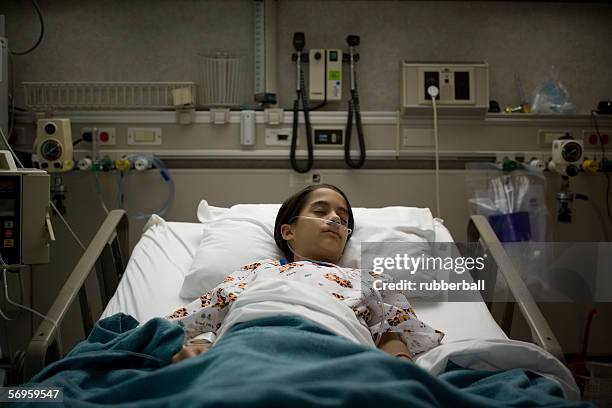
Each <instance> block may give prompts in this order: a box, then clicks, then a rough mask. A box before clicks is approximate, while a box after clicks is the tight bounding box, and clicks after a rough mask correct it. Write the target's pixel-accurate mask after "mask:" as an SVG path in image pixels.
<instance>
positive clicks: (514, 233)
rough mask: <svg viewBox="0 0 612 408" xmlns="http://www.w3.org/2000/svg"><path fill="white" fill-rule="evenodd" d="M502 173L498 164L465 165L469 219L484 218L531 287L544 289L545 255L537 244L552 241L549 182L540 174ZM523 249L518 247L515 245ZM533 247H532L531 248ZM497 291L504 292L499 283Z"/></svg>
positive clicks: (532, 171) (528, 169)
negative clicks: (547, 198) (470, 217)
mask: <svg viewBox="0 0 612 408" xmlns="http://www.w3.org/2000/svg"><path fill="white" fill-rule="evenodd" d="M522 167H523V168H522V170H514V171H511V172H507V171H502V170H501V169H500V168H499V166H498V165H496V164H495V163H468V164H467V165H466V170H468V171H467V172H466V193H467V196H468V210H469V212H470V215H475V214H477V215H483V216H485V217H486V218H487V220H488V221H489V224H491V228H492V229H493V231H494V232H495V234H496V235H497V237H498V238H499V240H500V241H501V243H502V245H504V248H505V249H506V252H507V254H508V255H509V256H510V258H511V259H512V260H513V262H515V264H516V265H517V266H518V265H520V268H519V271H520V273H521V277H522V278H523V280H524V281H525V282H526V283H527V285H528V286H535V287H539V286H542V285H543V283H542V281H544V280H545V277H546V276H545V268H544V264H543V262H544V260H545V254H544V253H543V252H542V250H541V248H540V247H541V245H538V244H537V242H545V241H548V240H549V238H550V231H549V229H548V228H547V222H546V221H547V218H548V210H547V208H546V202H545V198H546V180H545V178H544V174H543V173H542V171H541V170H539V169H537V168H535V167H532V166H528V165H524V164H523V165H522ZM519 242H520V243H521V245H516V243H519ZM530 242H531V243H533V245H532V244H530ZM496 290H503V285H502V284H501V282H498V285H497V287H496Z"/></svg>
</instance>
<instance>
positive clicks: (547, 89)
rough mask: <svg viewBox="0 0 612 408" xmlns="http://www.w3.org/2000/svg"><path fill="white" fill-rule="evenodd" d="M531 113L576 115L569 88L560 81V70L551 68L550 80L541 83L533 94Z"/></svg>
mask: <svg viewBox="0 0 612 408" xmlns="http://www.w3.org/2000/svg"><path fill="white" fill-rule="evenodd" d="M531 111H532V112H535V113H565V114H571V113H576V105H574V103H573V102H572V101H571V99H570V94H569V92H568V91H567V88H565V86H564V85H563V83H561V81H560V79H559V70H558V69H557V68H555V67H554V66H553V67H551V70H550V73H549V76H548V78H547V79H546V80H545V81H543V82H542V83H540V84H539V85H538V86H537V87H536V89H535V92H534V94H533V101H532V103H531Z"/></svg>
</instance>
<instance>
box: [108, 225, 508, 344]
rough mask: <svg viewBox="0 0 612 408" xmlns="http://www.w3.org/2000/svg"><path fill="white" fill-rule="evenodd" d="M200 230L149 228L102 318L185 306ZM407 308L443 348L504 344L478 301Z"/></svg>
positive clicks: (146, 316) (164, 312) (141, 315)
mask: <svg viewBox="0 0 612 408" xmlns="http://www.w3.org/2000/svg"><path fill="white" fill-rule="evenodd" d="M202 229H203V226H202V224H199V223H180V222H165V221H163V220H161V219H158V221H157V222H156V223H153V225H151V226H150V227H149V228H148V229H147V230H146V231H145V232H144V234H143V235H142V237H141V239H140V241H139V242H138V244H137V245H136V246H135V248H134V250H133V252H132V256H131V258H130V261H129V263H128V265H127V268H126V270H125V273H124V276H123V278H122V279H121V281H120V282H119V286H118V287H117V291H116V292H115V294H114V295H113V297H112V298H111V300H110V302H109V303H108V305H107V307H106V309H105V310H104V312H103V313H102V316H101V318H104V317H108V316H110V315H113V314H115V313H118V312H123V313H126V314H130V315H132V316H134V318H136V319H137V320H138V321H139V322H141V323H142V322H145V321H147V320H149V319H151V318H153V317H159V316H165V315H167V314H169V313H170V312H172V311H173V310H175V309H177V308H178V307H180V306H183V305H185V304H187V303H189V301H188V300H187V299H183V298H181V297H180V296H179V292H180V289H181V286H182V284H183V279H184V277H185V274H186V273H187V271H188V270H189V266H190V265H191V262H192V259H193V257H194V255H195V252H196V250H197V248H198V245H199V243H200V240H201V237H202ZM438 232H439V231H438V230H436V234H437V241H447V242H448V241H451V240H452V238H451V236H450V234H449V233H448V231H447V230H446V228H443V227H442V228H441V231H440V232H441V235H442V238H441V237H440V236H438ZM444 235H446V236H447V237H448V239H444ZM229 272H231V271H228V273H229ZM412 304H413V307H414V308H415V311H416V313H417V315H418V316H419V319H421V320H422V321H424V322H426V323H427V324H429V325H430V326H432V327H434V328H436V329H438V330H441V331H443V332H444V333H446V336H445V337H444V339H443V340H442V343H447V342H450V341H455V340H466V339H507V336H506V335H505V333H504V332H503V331H502V329H501V328H500V327H499V326H498V325H497V323H496V322H495V320H494V319H493V316H491V314H490V313H489V311H488V309H487V307H486V305H485V304H484V303H483V302H423V301H418V302H417V301H412Z"/></svg>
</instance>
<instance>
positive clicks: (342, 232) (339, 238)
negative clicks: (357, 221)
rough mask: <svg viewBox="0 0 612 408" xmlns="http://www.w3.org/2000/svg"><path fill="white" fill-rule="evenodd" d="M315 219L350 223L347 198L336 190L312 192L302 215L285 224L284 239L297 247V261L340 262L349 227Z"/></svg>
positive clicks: (342, 223) (325, 189)
mask: <svg viewBox="0 0 612 408" xmlns="http://www.w3.org/2000/svg"><path fill="white" fill-rule="evenodd" d="M304 217H310V218H304ZM313 218H324V219H327V220H331V221H334V222H336V223H337V224H340V225H343V226H347V225H348V221H349V212H348V207H347V204H346V201H345V200H344V198H343V197H342V196H341V195H340V194H339V193H338V192H336V191H334V190H332V189H329V188H319V189H317V190H314V191H312V192H310V194H308V197H307V198H306V202H305V203H304V205H303V206H302V209H301V211H300V213H299V216H298V217H296V218H294V219H293V220H292V221H291V224H283V226H282V227H281V234H282V236H283V239H285V240H286V241H287V242H288V244H289V246H290V247H291V248H292V249H293V251H294V253H295V254H294V256H295V260H296V261H300V260H304V259H312V260H316V261H324V262H337V261H338V260H339V259H340V257H341V256H342V251H343V250H344V246H345V244H346V240H347V238H348V230H347V228H342V227H340V228H337V226H336V225H330V224H328V223H326V222H325V221H323V220H320V219H313Z"/></svg>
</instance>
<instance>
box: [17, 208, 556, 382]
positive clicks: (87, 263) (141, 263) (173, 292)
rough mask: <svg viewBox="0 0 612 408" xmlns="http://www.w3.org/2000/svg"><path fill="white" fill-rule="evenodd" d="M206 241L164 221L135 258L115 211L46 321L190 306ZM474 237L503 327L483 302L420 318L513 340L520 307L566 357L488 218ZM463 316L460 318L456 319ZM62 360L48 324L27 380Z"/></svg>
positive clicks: (188, 226) (474, 220) (432, 306)
mask: <svg viewBox="0 0 612 408" xmlns="http://www.w3.org/2000/svg"><path fill="white" fill-rule="evenodd" d="M438 229H439V232H440V233H439V234H438V235H439V236H438V235H437V236H436V239H437V240H438V241H440V242H450V241H452V237H451V235H450V233H449V232H448V230H447V229H446V228H445V227H444V226H443V225H442V224H441V223H440V224H439V225H438ZM201 236H202V224H200V223H179V222H165V221H164V222H160V223H158V224H157V225H153V226H151V227H150V228H148V229H147V230H146V231H145V232H144V234H143V236H142V237H141V239H140V241H139V242H138V243H137V245H136V246H135V248H134V250H133V252H132V254H131V256H130V253H129V247H128V219H127V215H126V213H125V212H124V211H122V210H113V211H111V212H110V213H109V214H108V216H107V217H106V219H105V220H104V222H103V224H102V225H101V227H100V228H99V230H98V231H97V233H96V234H95V236H94V238H93V240H92V241H91V243H90V244H89V246H88V247H87V249H86V251H85V253H84V254H83V256H82V257H81V258H80V260H79V262H78V263H77V265H76V266H75V268H74V269H73V271H72V273H71V274H70V276H69V277H68V279H67V281H66V283H65V284H64V286H63V287H62V289H61V290H60V292H59V294H58V296H57V298H56V299H55V301H54V302H53V304H52V306H51V308H50V309H49V312H48V314H47V316H48V317H49V319H51V320H53V321H56V322H58V324H60V325H61V323H62V322H63V321H64V319H65V317H66V315H67V312H68V309H69V308H70V306H71V305H72V304H73V302H75V301H76V300H77V298H78V301H79V306H80V311H81V316H82V324H83V328H84V332H85V333H89V332H90V331H91V329H92V327H93V326H94V323H95V321H97V320H98V319H99V318H102V317H106V316H110V315H112V314H114V313H116V312H123V313H126V314H131V315H132V316H134V317H135V318H136V319H137V320H138V321H140V322H144V321H147V320H148V319H150V318H152V317H156V316H163V315H167V314H168V313H169V312H170V311H172V310H174V309H175V308H177V307H178V306H182V305H184V304H186V303H187V302H186V301H185V299H182V298H181V297H179V291H180V288H181V285H182V282H183V280H184V277H185V274H186V271H187V270H188V268H189V265H190V264H191V262H192V259H193V257H194V254H195V251H196V248H197V246H198V243H199V242H200V239H201ZM468 237H469V240H470V241H473V242H476V243H479V247H481V248H482V250H483V251H488V254H489V256H488V257H487V258H486V259H487V266H486V268H485V271H487V273H490V274H492V276H494V275H498V276H501V277H503V279H504V280H505V281H506V282H507V285H508V288H509V291H510V293H511V295H512V297H513V301H511V302H507V304H506V305H505V307H504V313H503V315H502V317H501V318H500V319H498V320H500V321H499V322H497V321H496V320H495V319H494V317H493V315H492V314H491V313H490V310H491V308H492V306H493V304H491V303H485V302H484V301H483V302H432V301H414V302H412V303H413V306H414V308H415V310H416V313H417V315H418V316H419V318H420V319H421V320H423V321H425V322H427V323H428V324H430V325H431V326H432V327H435V328H439V329H441V330H442V331H444V332H445V333H446V335H445V338H444V340H443V343H444V342H450V341H455V340H462V339H472V338H488V339H507V338H508V336H509V335H510V334H511V331H510V329H511V325H512V313H513V311H514V309H515V307H516V308H518V310H519V312H520V313H521V315H522V316H523V318H524V319H525V321H526V322H527V324H528V325H529V328H530V330H531V334H532V341H533V342H534V343H536V344H537V345H539V346H541V347H542V348H544V349H545V350H547V351H548V352H550V353H551V354H553V355H554V356H556V357H557V358H559V359H562V358H563V353H562V350H561V347H560V345H559V342H558V341H557V339H556V338H555V336H554V334H553V332H552V331H551V328H550V326H549V325H548V323H547V321H546V320H545V318H544V317H543V315H542V313H541V311H540V310H539V308H538V306H537V304H536V303H535V301H534V300H533V298H532V296H531V295H530V293H529V291H528V289H527V287H526V285H525V284H524V282H523V281H522V280H521V278H520V275H519V273H518V271H517V270H516V269H515V268H514V266H513V264H512V262H511V260H510V259H509V257H508V255H507V254H506V252H505V251H504V248H503V246H502V245H501V243H500V242H499V240H498V239H497V237H496V236H495V233H494V232H493V230H492V229H491V227H490V225H489V223H488V221H487V220H486V218H484V217H482V216H472V217H471V218H470V220H469V225H468ZM128 259H129V262H128ZM94 274H95V275H94ZM90 277H91V278H95V279H96V281H97V283H98V287H97V288H96V289H93V290H92V289H91V285H85V282H86V280H88V278H90ZM96 291H98V292H99V293H96ZM96 297H98V298H99V299H101V303H102V304H101V306H102V307H103V308H104V311H101V310H99V309H100V308H99V307H98V308H96V307H95V303H96V302H94V301H93V299H94V298H96ZM98 306H99V305H98ZM496 306H499V304H497V305H496ZM96 309H98V310H96ZM459 315H461V316H462V318H461V319H458V318H457V316H459ZM63 354H64V353H63V352H62V349H61V345H60V344H59V342H58V341H57V333H56V328H55V327H54V325H53V324H52V323H51V322H49V321H47V320H44V321H43V322H42V323H41V324H40V326H39V327H38V329H37V330H36V332H35V333H34V336H33V338H32V340H31V342H30V344H29V346H28V349H27V351H26V356H25V361H24V370H23V376H22V378H23V380H24V381H26V380H28V379H30V378H31V377H32V376H33V375H34V374H36V373H38V372H39V371H40V370H41V369H42V368H43V367H45V366H46V365H48V364H50V363H51V362H53V361H55V360H57V359H59V358H61V357H62V356H63Z"/></svg>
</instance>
